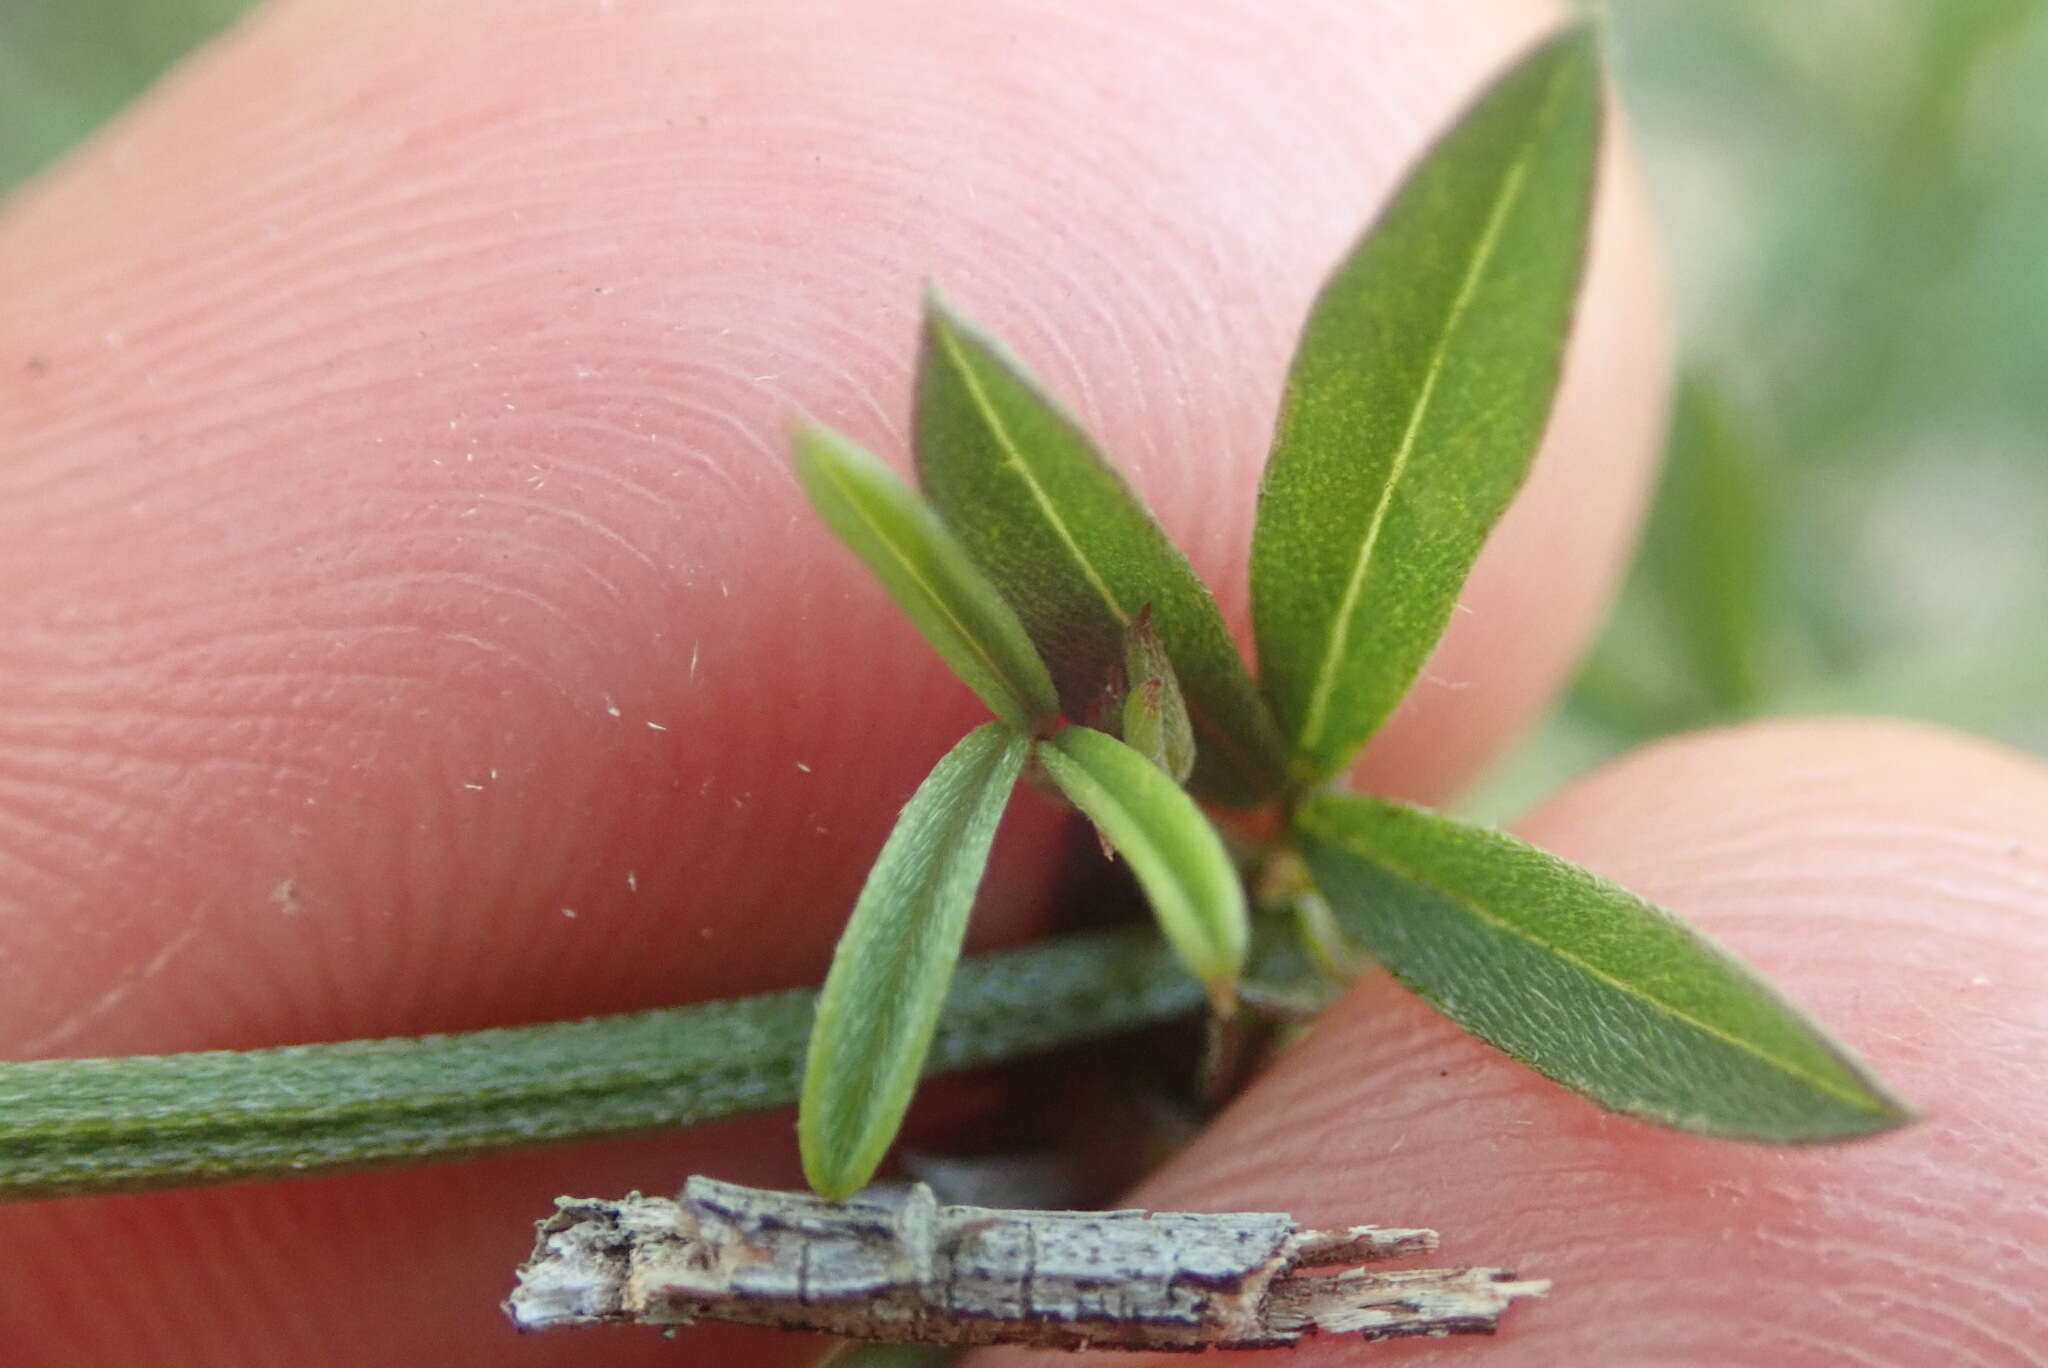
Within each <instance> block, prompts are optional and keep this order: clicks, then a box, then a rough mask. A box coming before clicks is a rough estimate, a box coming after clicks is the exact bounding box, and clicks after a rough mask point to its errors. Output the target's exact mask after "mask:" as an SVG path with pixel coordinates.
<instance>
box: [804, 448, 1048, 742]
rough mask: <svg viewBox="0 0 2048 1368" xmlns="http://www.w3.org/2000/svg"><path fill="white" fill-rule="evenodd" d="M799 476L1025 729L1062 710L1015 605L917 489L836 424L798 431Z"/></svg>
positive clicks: (902, 601) (895, 593) (891, 587)
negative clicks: (837, 430)
mask: <svg viewBox="0 0 2048 1368" xmlns="http://www.w3.org/2000/svg"><path fill="white" fill-rule="evenodd" d="M790 441H791V444H792V446H793V447H794V448H795V454H796V474H797V481H798V483H799V484H801V485H802V486H803V490H804V494H805V495H806V496H807V497H808V498H809V499H810V501H811V507H813V508H815V509H816V510H817V511H818V515H819V516H820V517H822V518H823V519H824V520H825V522H826V524H827V525H828V526H829V527H831V529H832V530H833V531H834V532H836V533H838V534H839V539H840V540H841V541H843V542H845V543H846V544H847V545H848V546H849V547H851V548H853V551H854V553H855V554H856V555H858V556H859V557H860V558H861V559H862V560H863V561H865V562H867V565H868V568H869V569H870V570H872V571H874V573H875V577H876V578H877V579H879V580H881V582H882V585H883V587H884V588H886V589H887V590H888V591H889V593H890V595H891V597H893V598H894V599H895V600H896V603H897V605H898V606H899V607H901V608H902V609H903V612H904V614H905V616H907V617H909V619H910V620H911V622H912V623H914V624H916V626H917V629H918V631H920V632H922V633H923V634H924V639H925V640H926V641H928V642H930V643H931V644H932V647H933V648H934V649H935V650H937V651H938V653H939V655H940V657H941V658H943V659H944V660H945V662H946V664H948V665H950V666H951V667H952V668H953V673H955V674H957V675H959V676H960V678H961V679H963V680H965V681H966V682H967V685H968V687H969V688H971V689H973V690H974V691H975V692H976V693H977V694H979V695H981V700H982V702H984V703H986V704H988V706H989V709H990V711H992V712H994V713H995V715H996V716H997V717H1000V718H1002V719H1003V720H1004V721H1005V722H1008V723H1009V724H1010V725H1011V726H1012V727H1015V728H1016V729H1017V730H1018V731H1022V732H1034V731H1038V730H1041V729H1042V728H1044V727H1046V726H1047V725H1048V724H1050V723H1051V722H1053V721H1054V720H1055V719H1056V718H1057V717H1058V716H1059V711H1060V706H1059V699H1058V698H1057V697H1056V696H1055V695H1054V693H1053V687H1052V677H1051V676H1050V675H1048V674H1047V673H1046V670H1045V662H1044V661H1042V660H1040V659H1039V658H1038V652H1037V650H1036V649H1034V648H1033V647H1032V645H1031V639H1030V638H1029V637H1028V636H1026V635H1025V634H1024V626H1023V624H1022V623H1020V622H1018V621H1017V614H1016V613H1015V612H1014V611H1013V610H1012V609H1011V608H1010V605H1009V604H1007V603H1005V602H1003V596H1002V595H1001V594H999V593H997V592H996V588H995V586H994V585H992V584H990V583H989V581H988V577H987V576H986V575H984V574H982V573H981V571H980V570H979V569H977V568H976V567H975V564H974V562H973V561H972V560H971V559H970V558H969V557H968V555H967V553H966V552H965V551H964V550H963V549H961V546H960V543H959V542H958V541H957V540H955V539H954V537H953V534H952V533H950V532H948V531H947V530H946V527H945V524H943V523H942V522H940V521H939V517H938V515H937V514H936V513H934V512H933V511H932V510H931V507H930V506H929V505H927V504H926V503H925V501H924V500H923V499H921V498H919V497H918V495H917V491H915V490H913V489H912V488H910V486H909V485H907V484H905V483H904V482H903V481H901V480H899V479H897V478H896V476H895V475H894V474H893V473H892V472H891V471H890V470H889V468H888V467H887V466H885V465H883V464H882V462H881V461H880V459H878V458H877V457H875V456H873V455H871V454H870V453H868V452H867V451H865V450H863V449H862V448H860V447H859V446H856V445H855V444H854V443H852V442H850V441H848V440H847V439H846V438H844V437H841V436H840V435H839V434H838V433H835V432H831V431H829V430H827V429H825V428H820V427H801V428H798V429H797V430H796V431H795V432H793V433H792V434H791V437H790Z"/></svg>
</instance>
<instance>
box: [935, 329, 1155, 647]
mask: <svg viewBox="0 0 2048 1368" xmlns="http://www.w3.org/2000/svg"><path fill="white" fill-rule="evenodd" d="M934 331H935V332H937V334H938V337H939V343H940V345H941V346H943V347H944V348H945V349H946V357H947V359H948V360H949V361H950V362H951V363H952V366H953V369H954V371H955V372H957V373H958V375H959V376H960V382H961V383H962V384H963V385H965V386H966V387H967V394H968V397H969V398H970V399H972V400H973V401H974V406H975V408H976V409H978V410H979V411H980V413H981V415H982V418H983V419H984V420H985V421H986V422H987V424H988V427H989V432H990V434H991V435H992V436H993V437H994V438H995V440H996V444H997V445H998V446H999V447H1001V448H1002V452H1003V459H1004V462H1005V463H1006V464H1007V465H1009V466H1011V467H1012V468H1013V469H1015V470H1016V472H1017V474H1018V476H1019V477H1020V478H1021V479H1022V480H1023V481H1024V487H1025V488H1026V489H1027V490H1029V491H1030V492H1031V497H1032V499H1033V500H1034V501H1035V502H1036V503H1037V504H1038V508H1039V511H1040V512H1042V513H1043V514H1045V518H1046V521H1047V522H1048V523H1049V524H1050V525H1051V526H1052V530H1053V531H1054V533H1056V534H1057V535H1058V536H1059V539H1060V543H1061V545H1063V546H1064V547H1066V549H1067V554H1068V555H1069V556H1071V557H1073V560H1074V563H1075V564H1076V565H1078V566H1080V567H1081V574H1082V575H1083V577H1085V578H1086V579H1087V581H1088V584H1089V587H1090V588H1092V589H1094V590H1095V592H1096V595H1097V596H1098V597H1100V598H1101V600H1102V602H1103V604H1104V605H1105V606H1106V607H1107V608H1108V609H1109V611H1110V615H1111V616H1112V617H1114V618H1115V619H1116V621H1117V625H1118V626H1119V627H1126V626H1129V625H1130V621H1131V615H1130V614H1129V613H1127V612H1125V611H1124V607H1123V605H1122V604H1120V603H1118V602H1117V600H1116V595H1115V594H1114V593H1113V592H1111V590H1110V587H1109V585H1108V584H1107V583H1106V582H1105V581H1104V580H1103V578H1102V575H1101V573H1100V572H1099V571H1097V570H1096V568H1095V563H1094V562H1093V561H1091V560H1089V559H1088V555H1087V553H1086V552H1084V551H1082V550H1081V545H1080V543H1079V542H1077V541H1075V540H1074V534H1073V533H1072V532H1071V531H1069V530H1068V528H1067V524H1066V520H1065V519H1064V518H1062V517H1061V516H1060V514H1059V509H1058V507H1057V506H1056V505H1055V504H1054V503H1053V501H1052V499H1051V497H1050V496H1049V495H1048V494H1047V493H1046V491H1045V487H1044V485H1043V484H1041V483H1040V482H1039V479H1038V474H1037V472H1036V471H1034V470H1033V469H1032V468H1031V465H1030V463H1029V462H1028V461H1026V460H1025V459H1024V453H1023V451H1022V449H1021V448H1020V447H1019V446H1018V444H1017V441H1016V439H1015V438H1014V437H1012V436H1011V435H1010V429H1009V427H1008V426H1007V425H1006V424H1005V423H1004V422H1003V419H1002V415H1001V414H999V413H998V412H997V411H996V407H995V404H994V403H993V402H992V401H991V400H990V399H989V397H988V393H987V392H986V391H985V390H984V389H983V388H982V386H981V381H980V380H979V379H978V378H977V377H976V376H975V374H974V368H973V367H972V366H971V365H969V364H968V363H967V359H966V357H964V356H963V355H962V354H961V352H960V343H959V339H958V338H956V337H955V336H954V334H953V329H952V327H951V326H950V325H949V324H946V323H941V324H940V325H939V326H938V327H937V328H936V329H934Z"/></svg>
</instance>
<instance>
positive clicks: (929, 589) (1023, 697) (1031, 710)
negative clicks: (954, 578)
mask: <svg viewBox="0 0 2048 1368" xmlns="http://www.w3.org/2000/svg"><path fill="white" fill-rule="evenodd" d="M824 475H825V478H826V479H828V480H830V481H831V482H832V483H833V485H834V487H835V488H837V489H838V490H839V492H840V494H841V495H842V496H843V497H845V499H846V502H847V503H848V504H849V505H850V506H851V507H852V509H853V512H854V516H855V517H857V518H859V519H860V520H861V522H862V523H864V524H865V525H866V526H867V528H868V530H869V531H871V532H873V533H874V534H875V536H876V538H877V539H878V540H879V541H880V542H881V543H882V545H883V546H885V547H887V548H888V550H889V554H890V555H891V556H893V557H895V559H896V563H897V564H898V565H901V566H902V567H903V569H904V570H905V571H906V572H907V573H908V574H909V575H910V578H911V579H912V580H913V581H914V582H915V583H916V584H917V587H918V588H919V589H921V590H923V591H924V594H925V597H926V598H927V599H929V600H930V601H931V602H932V603H933V604H934V605H936V606H937V608H938V610H939V613H940V615H941V616H942V617H944V618H945V620H946V623H947V625H948V626H950V627H952V629H953V631H954V634H955V635H957V636H958V637H959V638H960V639H961V640H962V641H965V642H966V643H967V646H968V649H969V650H971V651H972V652H973V653H974V655H975V657H976V658H977V659H979V660H980V661H981V663H982V666H983V667H984V668H985V669H987V670H988V672H989V675H990V677H991V678H994V679H996V680H998V681H999V682H1001V683H1002V685H1003V686H1004V687H1005V688H1007V689H1008V690H1009V691H1010V692H1011V694H1012V695H1013V696H1014V697H1013V698H1012V700H1011V701H1012V702H1013V703H1015V704H1016V705H1017V712H1018V715H1019V716H1020V717H1023V718H1025V719H1027V720H1029V721H1031V722H1033V723H1036V722H1038V721H1040V720H1041V719H1039V717H1038V709H1037V708H1036V707H1035V706H1033V704H1032V702H1031V700H1030V695H1029V694H1028V693H1026V692H1024V691H1022V690H1020V689H1018V688H1017V686H1016V684H1015V682H1014V681H1012V680H1011V678H1010V673H1009V671H1008V670H1006V669H1004V668H1003V666H1002V665H1001V664H1000V663H999V662H998V661H997V660H996V658H995V657H994V656H992V655H990V654H989V652H988V648H987V647H986V646H984V645H983V644H982V642H981V638H980V636H979V635H978V634H977V633H975V632H973V631H971V630H969V628H968V626H967V624H966V623H965V622H964V621H962V620H961V618H960V616H959V614H957V613H955V612H954V611H953V605H952V604H951V603H949V602H948V601H947V600H946V596H945V595H944V594H941V593H940V592H939V591H938V589H937V588H936V587H935V586H934V585H933V583H932V581H931V580H930V579H929V578H928V577H927V576H926V575H925V573H924V571H923V570H922V569H921V568H920V567H919V566H918V564H917V562H915V561H913V560H912V559H911V558H910V557H909V556H906V555H905V554H904V553H903V551H902V549H901V548H900V547H898V546H897V545H896V542H895V539H894V538H892V537H890V536H889V535H888V533H887V532H886V531H885V530H884V529H883V528H882V525H881V524H880V523H879V522H877V521H876V520H875V519H874V518H873V517H871V516H870V515H869V514H868V511H867V509H866V507H865V506H864V505H863V503H862V501H861V500H860V499H859V498H858V497H856V496H855V493H854V492H851V491H850V490H849V486H848V485H847V484H846V482H845V481H844V480H842V479H841V478H840V475H839V472H837V471H836V470H833V469H831V468H830V467H829V466H828V467H827V468H826V469H825V471H824Z"/></svg>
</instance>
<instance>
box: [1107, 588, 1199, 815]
mask: <svg viewBox="0 0 2048 1368" xmlns="http://www.w3.org/2000/svg"><path fill="white" fill-rule="evenodd" d="M1124 682H1125V684H1126V686H1127V687H1128V688H1129V690H1130V691H1129V692H1128V693H1127V694H1125V695H1124V707H1123V727H1124V744H1125V745H1127V746H1129V747H1130V748H1131V749H1132V750H1134V751H1137V752H1138V753H1139V754H1140V755H1142V756H1144V757H1145V758H1146V759H1147V760H1150V761H1151V762H1152V763H1153V764H1155V765H1157V766H1159V768H1160V769H1162V770H1164V771H1166V773H1167V774H1168V775H1170V776H1172V778H1173V782H1175V783H1176V784H1184V783H1186V782H1187V780H1188V776H1189V775H1190V774H1192V773H1193V772H1194V768H1195V732H1194V727H1193V725H1192V724H1191V723H1190V722H1189V721H1188V705H1187V700H1186V699H1185V698H1183V697H1182V696H1181V691H1180V681H1179V679H1178V678H1176V677H1175V675H1174V673H1173V661H1172V660H1170V659H1168V658H1167V654H1166V645H1165V643H1163V642H1162V641H1160V639H1159V633H1158V631H1157V630H1156V629H1155V628H1154V627H1153V626H1152V608H1151V605H1149V604H1148V605H1146V607H1145V608H1144V609H1143V610H1142V611H1141V612H1140V613H1139V614H1138V616H1137V617H1136V619H1134V620H1133V621H1132V623H1131V625H1130V626H1128V627H1126V628H1124Z"/></svg>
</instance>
